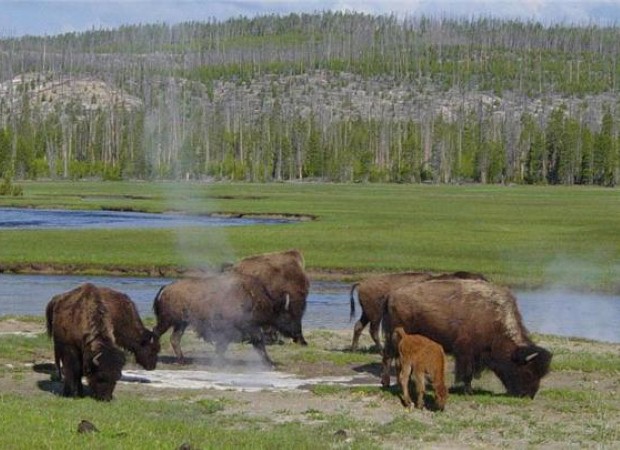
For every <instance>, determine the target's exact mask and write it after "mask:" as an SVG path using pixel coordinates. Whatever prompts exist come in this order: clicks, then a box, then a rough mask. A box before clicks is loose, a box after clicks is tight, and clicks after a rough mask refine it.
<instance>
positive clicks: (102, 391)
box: [46, 283, 125, 401]
mask: <svg viewBox="0 0 620 450" xmlns="http://www.w3.org/2000/svg"><path fill="white" fill-rule="evenodd" d="M46 325H47V334H48V336H50V337H51V338H52V339H53V341H54V356H55V358H56V361H57V365H59V364H60V362H62V371H63V378H64V386H63V395H64V396H67V397H69V396H74V395H76V394H77V395H78V396H82V395H83V386H82V376H86V379H87V381H88V385H89V386H90V388H91V390H92V395H93V397H94V398H95V399H97V400H104V401H109V400H112V393H113V392H114V388H115V387H116V382H117V381H118V380H119V379H120V378H121V375H122V372H121V371H122V368H123V365H124V364H125V355H124V353H123V351H122V350H121V349H120V348H119V347H117V345H116V342H115V339H114V331H113V327H112V319H111V315H110V313H109V311H108V309H107V308H106V306H105V303H104V302H103V300H102V298H101V292H100V290H99V289H97V287H96V286H94V285H93V284H90V283H86V284H83V285H81V286H79V287H77V288H75V289H73V290H71V291H69V292H67V293H65V294H62V295H58V296H55V297H53V298H52V300H51V301H50V303H49V304H48V306H47V307H46Z"/></svg>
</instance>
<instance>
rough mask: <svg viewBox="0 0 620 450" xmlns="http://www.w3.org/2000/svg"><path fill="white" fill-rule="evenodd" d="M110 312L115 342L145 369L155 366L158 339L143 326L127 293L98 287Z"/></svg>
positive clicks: (158, 346)
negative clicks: (132, 355) (131, 354)
mask: <svg viewBox="0 0 620 450" xmlns="http://www.w3.org/2000/svg"><path fill="white" fill-rule="evenodd" d="M98 289H99V291H100V293H101V299H102V300H103V302H104V304H105V305H106V307H107V308H108V311H109V312H110V317H111V318H112V326H113V327H114V338H115V339H116V343H117V344H118V345H119V346H120V347H122V348H124V349H125V350H128V351H130V352H131V353H133V354H134V356H135V358H136V362H137V363H138V364H140V365H141V366H142V367H144V368H145V369H146V370H154V369H155V367H156V366H157V354H158V353H159V350H160V344H159V339H157V338H156V337H155V334H153V332H152V331H151V330H149V329H148V328H146V327H145V326H144V324H143V323H142V320H141V319H140V314H138V310H137V308H136V305H135V304H134V302H133V301H132V300H131V299H130V298H129V296H128V295H126V294H123V293H122V292H119V291H116V290H114V289H110V288H107V287H99V288H98Z"/></svg>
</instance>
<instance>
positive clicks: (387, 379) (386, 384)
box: [381, 375, 390, 388]
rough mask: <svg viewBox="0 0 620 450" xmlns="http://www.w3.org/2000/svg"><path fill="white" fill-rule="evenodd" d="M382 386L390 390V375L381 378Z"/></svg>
mask: <svg viewBox="0 0 620 450" xmlns="http://www.w3.org/2000/svg"><path fill="white" fill-rule="evenodd" d="M381 386H383V387H384V388H389V387H390V377H389V375H388V376H387V377H386V376H383V377H381Z"/></svg>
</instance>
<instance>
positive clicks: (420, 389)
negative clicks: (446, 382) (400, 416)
mask: <svg viewBox="0 0 620 450" xmlns="http://www.w3.org/2000/svg"><path fill="white" fill-rule="evenodd" d="M413 377H414V378H415V389H416V391H417V393H418V397H417V401H416V405H415V406H416V408H418V409H424V391H425V389H426V386H425V381H426V380H425V379H424V371H423V370H419V369H417V370H415V372H414V375H413Z"/></svg>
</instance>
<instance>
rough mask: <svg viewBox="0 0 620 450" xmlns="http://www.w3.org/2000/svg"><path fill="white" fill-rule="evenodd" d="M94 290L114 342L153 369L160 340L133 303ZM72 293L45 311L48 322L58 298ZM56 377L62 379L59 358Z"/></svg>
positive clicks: (121, 295)
mask: <svg viewBox="0 0 620 450" xmlns="http://www.w3.org/2000/svg"><path fill="white" fill-rule="evenodd" d="M93 287H94V288H95V289H96V290H97V291H98V293H99V296H100V298H101V301H102V302H103V303H104V305H105V306H106V309H107V310H108V313H109V315H110V318H111V321H112V328H113V330H114V331H113V332H114V339H115V341H116V344H118V345H119V346H120V347H121V348H123V349H125V350H128V351H130V352H131V353H133V354H134V356H135V358H136V362H137V363H138V364H140V365H141V366H142V367H144V368H145V369H146V370H154V369H155V367H156V365H157V354H158V353H159V350H160V344H159V340H158V339H157V338H156V337H155V335H154V334H153V333H152V332H151V330H149V329H148V328H146V327H145V326H144V324H143V323H142V319H141V318H140V314H138V310H137V308H136V305H135V304H134V302H133V301H132V300H131V299H130V298H129V296H128V295H126V294H124V293H122V292H119V291H116V290H114V289H110V288H107V287H102V286H94V285H93ZM69 294H70V292H66V293H64V294H59V295H56V296H54V297H53V298H52V300H50V302H49V303H48V304H47V308H46V317H47V320H48V321H51V320H52V319H53V308H54V303H55V301H56V300H57V299H61V298H64V297H66V296H68V295H69ZM55 359H56V368H57V376H58V379H59V380H60V379H61V378H62V373H61V368H60V361H59V359H58V357H57V356H56V358H55Z"/></svg>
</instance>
